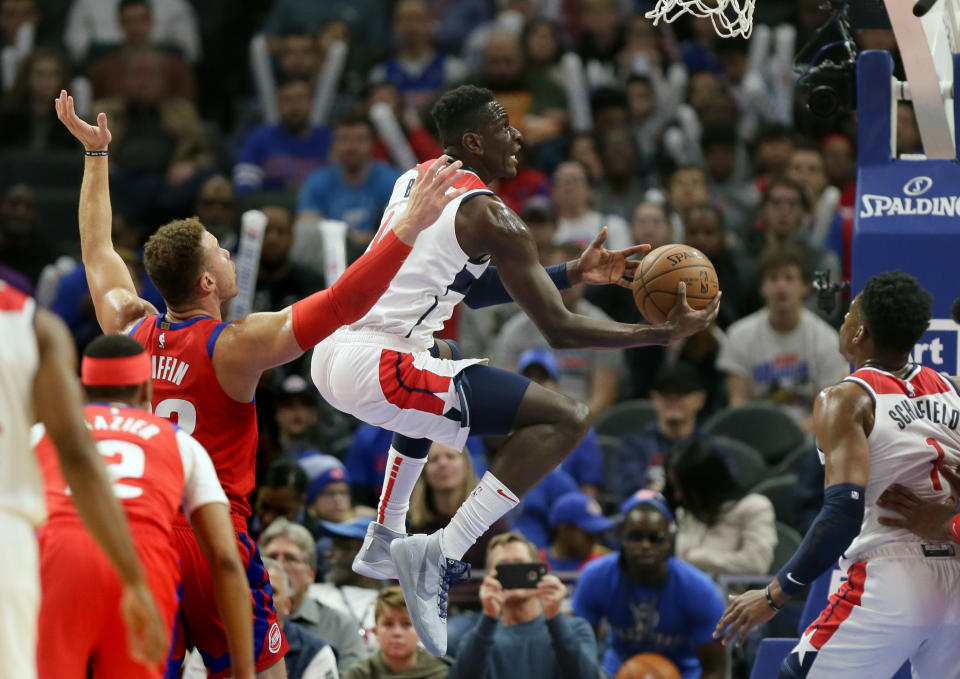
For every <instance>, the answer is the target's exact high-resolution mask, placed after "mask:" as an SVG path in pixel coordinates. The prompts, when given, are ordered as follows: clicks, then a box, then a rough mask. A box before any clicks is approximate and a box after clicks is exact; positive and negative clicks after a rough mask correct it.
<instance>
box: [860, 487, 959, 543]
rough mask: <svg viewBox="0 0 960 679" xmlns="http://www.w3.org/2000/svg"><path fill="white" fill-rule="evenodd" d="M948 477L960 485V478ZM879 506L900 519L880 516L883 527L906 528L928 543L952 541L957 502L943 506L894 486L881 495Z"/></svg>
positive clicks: (907, 489)
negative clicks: (895, 513) (951, 526)
mask: <svg viewBox="0 0 960 679" xmlns="http://www.w3.org/2000/svg"><path fill="white" fill-rule="evenodd" d="M938 471H939V472H940V474H941V476H943V477H944V478H945V479H947V481H948V482H950V477H948V476H947V474H945V473H944V472H943V470H939V469H938ZM947 473H948V474H950V475H951V476H952V477H953V478H954V479H955V480H956V481H957V482H958V483H960V478H957V476H956V474H955V473H954V472H952V471H950V472H947ZM950 485H951V486H953V483H952V482H951V483H950ZM954 492H957V491H956V490H955V491H954ZM877 504H878V505H879V506H881V507H883V508H884V509H889V510H891V511H894V512H897V514H899V515H900V516H878V517H877V521H879V522H880V525H882V526H889V527H890V528H906V529H907V530H908V531H910V532H911V533H914V534H916V535H919V536H920V537H922V538H924V539H925V540H937V541H939V542H947V541H949V540H951V536H950V521H951V520H952V519H953V517H954V515H955V514H956V513H957V503H956V502H945V503H944V502H937V501H936V500H925V499H923V498H921V497H920V496H919V495H917V494H916V493H915V492H913V490H911V489H910V488H907V487H906V486H902V485H900V484H899V483H894V484H893V485H891V486H890V487H889V488H887V489H886V490H885V491H883V493H881V494H880V497H878V498H877Z"/></svg>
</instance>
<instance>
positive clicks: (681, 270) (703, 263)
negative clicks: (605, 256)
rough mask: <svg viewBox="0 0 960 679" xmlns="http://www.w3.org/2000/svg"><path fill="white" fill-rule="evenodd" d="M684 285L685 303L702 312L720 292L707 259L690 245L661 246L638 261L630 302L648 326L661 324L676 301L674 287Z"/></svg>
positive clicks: (718, 283) (714, 272) (715, 273)
mask: <svg viewBox="0 0 960 679" xmlns="http://www.w3.org/2000/svg"><path fill="white" fill-rule="evenodd" d="M681 281H683V282H684V283H686V284H687V304H689V305H690V306H691V307H692V308H694V309H703V308H704V307H706V306H707V305H708V304H710V301H711V300H712V299H713V298H714V297H716V295H717V292H719V290H720V282H719V281H718V280H717V272H716V271H715V270H714V268H713V264H711V263H710V260H709V259H707V256H706V255H705V254H703V253H702V252H700V251H699V250H697V249H696V248H692V247H690V246H689V245H678V244H674V245H664V246H661V247H659V248H657V249H656V250H651V251H650V252H648V253H647V255H646V256H645V257H644V258H643V260H642V261H641V262H640V267H639V269H638V270H637V275H636V276H635V277H634V279H633V301H634V302H635V303H636V305H637V308H638V309H639V310H640V313H641V314H643V317H644V318H646V319H647V320H648V321H649V322H650V323H653V324H657V323H663V322H664V321H665V320H667V314H668V313H670V309H672V308H673V305H674V304H676V302H677V286H678V285H679V284H680V282H681Z"/></svg>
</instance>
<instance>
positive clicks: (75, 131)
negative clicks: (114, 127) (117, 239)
mask: <svg viewBox="0 0 960 679" xmlns="http://www.w3.org/2000/svg"><path fill="white" fill-rule="evenodd" d="M56 109H57V117H58V118H59V119H60V122H62V123H63V124H64V126H66V128H67V129H68V130H70V133H71V134H72V135H73V136H74V137H76V138H77V140H78V141H79V142H80V143H81V144H83V148H84V149H85V150H87V151H106V150H107V147H108V146H109V144H110V139H111V135H110V130H109V129H108V128H107V115H106V114H105V113H101V114H99V115H98V116H97V124H96V126H94V125H89V124H87V123H85V122H84V121H83V120H81V119H80V117H79V116H77V113H76V111H75V110H74V106H73V97H71V96H68V95H67V92H66V90H61V91H60V96H59V97H58V98H57V100H56ZM79 222H80V252H81V254H82V256H83V264H84V266H85V267H86V271H87V283H88V284H89V285H90V297H91V299H93V306H94V308H95V309H96V312H97V321H98V322H99V323H100V328H101V329H102V330H103V331H104V332H105V333H110V332H118V331H121V330H123V329H125V328H126V327H127V326H128V325H130V324H131V323H133V322H134V321H136V320H139V319H140V318H143V317H144V316H146V315H148V314H152V313H156V312H157V310H156V309H155V308H154V307H153V305H152V304H150V303H149V302H147V301H145V300H143V299H140V297H139V295H137V289H136V287H135V286H134V284H133V278H131V276H130V271H129V270H128V269H127V265H126V264H125V263H124V261H123V259H121V257H120V255H118V254H117V252H116V251H115V250H114V249H113V241H112V240H111V235H110V234H111V229H112V223H113V211H112V210H111V208H110V177H109V171H108V165H107V156H89V155H88V156H85V157H84V166H83V183H82V184H81V185H80V210H79Z"/></svg>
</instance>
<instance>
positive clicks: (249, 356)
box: [56, 92, 463, 679]
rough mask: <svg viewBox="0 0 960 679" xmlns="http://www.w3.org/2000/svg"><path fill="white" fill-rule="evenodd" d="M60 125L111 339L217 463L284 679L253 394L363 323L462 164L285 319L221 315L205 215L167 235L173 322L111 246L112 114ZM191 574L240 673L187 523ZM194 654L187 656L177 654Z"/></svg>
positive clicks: (101, 315)
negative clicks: (128, 344)
mask: <svg viewBox="0 0 960 679" xmlns="http://www.w3.org/2000/svg"><path fill="white" fill-rule="evenodd" d="M56 107H57V116H58V117H59V118H60V120H61V121H62V122H63V123H64V124H65V125H66V127H67V129H69V130H70V132H71V133H72V134H73V135H74V136H75V137H76V138H77V139H78V140H79V141H80V142H81V143H82V144H83V146H84V148H85V149H86V151H85V153H86V164H85V167H84V173H83V184H82V186H81V189H80V216H79V220H80V246H81V251H82V253H83V261H84V264H85V265H86V270H87V281H88V282H89V284H90V294H91V297H92V299H93V303H94V307H95V309H96V312H97V319H98V321H99V322H100V327H101V328H102V329H103V331H104V332H108V333H110V332H118V331H125V332H129V333H130V334H132V335H133V337H134V338H135V339H137V340H138V341H139V342H140V343H141V344H143V346H144V347H145V348H146V350H147V352H148V353H149V354H150V356H151V361H152V371H153V412H154V413H155V414H156V415H159V416H161V417H169V418H172V419H174V420H175V421H176V422H177V424H178V426H179V427H180V429H182V430H183V431H185V432H187V433H188V434H192V435H193V436H194V437H196V439H197V441H199V442H200V443H201V444H202V445H203V447H204V448H206V449H207V452H208V453H209V454H210V458H211V459H212V460H213V464H214V467H215V468H216V470H217V475H218V477H219V479H220V483H221V485H222V486H223V489H224V491H225V492H226V494H227V498H228V499H229V500H230V505H231V508H232V510H233V523H234V528H235V529H236V533H237V542H238V546H239V549H240V554H241V557H242V559H243V561H244V566H245V567H246V568H247V577H248V580H249V585H250V590H251V597H252V601H253V611H254V622H253V628H254V630H255V636H254V654H255V660H256V668H257V671H258V672H260V673H261V674H260V676H261V677H271V678H272V677H285V676H286V670H285V669H284V663H282V662H279V661H280V660H281V659H282V658H283V655H284V653H285V652H286V648H287V645H286V641H285V640H284V638H283V635H282V633H281V630H280V624H279V622H278V621H277V614H276V611H275V610H274V607H273V603H272V599H271V596H270V589H269V579H268V575H267V573H266V571H265V570H264V569H263V566H262V564H261V562H260V556H259V551H258V550H257V545H256V542H255V541H254V540H253V539H251V538H250V536H249V535H247V532H246V520H247V518H248V517H249V516H250V504H249V500H248V498H249V495H250V493H251V492H252V491H253V487H254V463H255V458H256V450H257V418H256V409H255V406H254V403H253V395H254V391H255V389H256V386H257V383H258V382H259V380H260V376H261V375H262V374H263V372H264V371H265V370H267V369H269V368H272V367H274V366H278V365H281V364H283V363H287V362H289V361H292V360H293V359H295V358H297V357H298V356H300V355H302V354H303V352H304V351H306V350H307V349H309V348H310V347H312V346H314V345H315V344H316V343H317V342H319V341H320V340H322V339H323V338H324V337H326V336H327V335H329V334H330V333H331V332H333V330H334V329H336V328H337V327H338V326H340V325H342V324H345V323H351V322H353V321H356V320H358V319H359V318H360V317H362V316H363V314H364V313H366V312H367V311H368V310H369V309H370V307H371V306H372V305H373V303H374V302H375V301H376V300H377V298H378V297H379V296H380V295H381V294H382V293H383V291H384V290H385V289H386V287H387V284H388V283H389V281H390V279H391V278H392V277H393V275H394V274H395V273H396V272H397V270H398V269H399V267H400V265H401V264H402V262H403V260H404V258H405V257H406V256H407V255H408V254H409V252H410V247H411V245H412V243H413V242H414V240H415V239H416V238H417V234H418V233H419V232H420V231H422V230H423V229H425V228H426V227H428V226H429V225H430V224H432V223H433V222H434V221H436V219H437V217H438V216H439V215H440V214H441V211H442V210H443V208H444V206H446V205H447V204H448V203H449V202H451V201H454V200H456V199H457V198H458V197H459V196H460V195H461V194H462V193H463V190H462V189H453V190H451V191H450V192H449V193H447V189H449V188H450V187H451V186H452V185H453V183H454V182H455V181H456V180H457V178H458V170H459V167H460V163H459V162H455V163H452V164H450V165H449V166H447V167H445V168H444V167H443V165H444V161H445V159H444V158H440V159H438V160H437V161H435V162H434V163H433V164H432V165H431V166H430V167H429V168H424V169H422V170H421V171H420V172H419V173H418V175H417V177H416V178H415V180H414V182H413V184H411V192H410V205H411V209H410V210H409V211H408V212H407V213H406V214H404V216H403V218H401V219H397V220H396V221H395V222H394V223H393V224H392V230H390V231H388V232H387V233H385V234H382V235H383V237H382V238H381V239H379V242H378V244H377V247H374V248H371V249H370V251H369V252H367V253H366V254H365V255H364V256H363V257H361V258H360V259H358V260H357V261H356V262H354V264H353V265H352V266H351V267H350V268H348V269H347V271H346V272H344V274H343V275H342V276H341V277H340V278H339V279H338V280H337V282H336V283H335V284H334V285H333V286H332V287H331V288H329V289H327V290H322V291H320V292H318V293H316V294H313V295H311V296H309V297H307V298H306V299H303V300H301V301H299V302H297V303H295V304H293V305H292V306H290V307H287V308H285V309H283V310H282V311H279V312H276V313H256V314H251V315H249V316H247V317H246V318H243V319H240V320H238V321H235V322H233V323H223V322H221V320H220V305H221V303H222V302H224V301H226V300H228V299H230V298H232V297H234V296H235V295H236V294H237V281H236V270H235V268H234V265H233V262H232V261H230V253H228V252H227V251H226V250H224V249H223V248H221V247H219V245H218V243H217V239H216V238H215V237H214V236H213V235H212V234H210V232H208V231H207V230H206V229H204V227H203V225H202V224H200V222H199V221H198V220H196V219H186V220H179V221H176V222H172V223H170V224H167V225H166V226H163V227H161V228H160V229H158V230H157V232H156V233H155V234H154V235H153V236H151V238H150V240H149V241H148V242H147V245H146V247H145V249H144V265H145V266H146V269H147V273H148V274H149V275H150V278H151V280H152V281H153V283H154V284H155V285H156V286H157V289H158V290H160V292H161V294H162V295H163V298H164V301H165V302H166V305H167V312H166V314H165V315H159V314H157V311H156V309H155V308H153V306H152V305H151V304H150V303H149V302H146V301H145V300H143V299H140V298H139V297H138V296H137V292H136V288H135V287H134V285H133V280H132V278H131V277H130V273H129V271H128V270H127V267H126V265H125V264H124V263H123V261H122V260H121V259H120V257H119V255H117V253H116V252H115V251H114V249H113V244H112V243H111V241H110V219H111V210H110V191H109V184H108V179H109V176H108V171H107V155H106V154H107V151H106V149H107V146H108V145H109V143H110V131H109V129H108V128H107V118H106V115H104V114H103V113H101V114H100V115H99V116H98V118H97V125H96V126H93V125H89V124H87V123H85V122H83V121H82V120H80V118H78V117H77V114H76V112H75V111H74V106H73V99H72V97H69V96H67V93H66V92H61V94H60V97H59V98H58V100H57V103H56ZM174 541H175V543H176V544H177V550H178V552H179V555H180V558H181V561H182V567H183V603H182V605H181V610H180V613H181V615H180V617H181V620H182V621H183V622H184V626H185V628H186V629H185V633H186V636H187V637H189V639H190V640H191V641H192V642H193V643H194V644H195V645H196V647H197V648H198V649H199V651H200V654H201V656H202V657H203V659H204V662H205V664H206V666H207V669H208V671H209V673H210V676H211V677H213V678H214V679H220V677H223V676H225V675H226V673H227V672H228V671H229V665H230V656H229V652H228V648H227V644H226V639H225V637H224V632H223V626H222V625H221V624H220V621H219V620H218V619H217V614H216V606H215V602H214V599H213V588H212V584H211V580H210V572H209V567H208V565H207V563H206V561H205V560H204V558H203V555H202V553H201V550H200V548H199V547H198V545H197V542H196V540H195V539H194V536H193V532H192V531H191V530H190V526H189V524H188V523H187V521H186V519H185V518H184V517H182V516H181V517H180V518H179V520H178V521H177V524H176V526H175V528H174ZM181 655H182V654H181V653H178V654H177V657H178V658H179V657H180V656H181Z"/></svg>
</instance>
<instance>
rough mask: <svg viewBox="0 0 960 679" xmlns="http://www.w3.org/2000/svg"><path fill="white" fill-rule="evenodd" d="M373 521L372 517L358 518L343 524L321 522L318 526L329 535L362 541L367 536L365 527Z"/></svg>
mask: <svg viewBox="0 0 960 679" xmlns="http://www.w3.org/2000/svg"><path fill="white" fill-rule="evenodd" d="M371 521H373V517H372V516H358V517H357V518H355V519H350V520H349V521H344V522H343V523H333V522H332V521H321V522H320V525H321V526H323V529H324V530H325V531H327V532H328V533H330V534H331V535H337V536H339V537H342V538H354V539H355V540H363V538H365V537H366V536H367V525H369V523H370V522H371Z"/></svg>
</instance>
